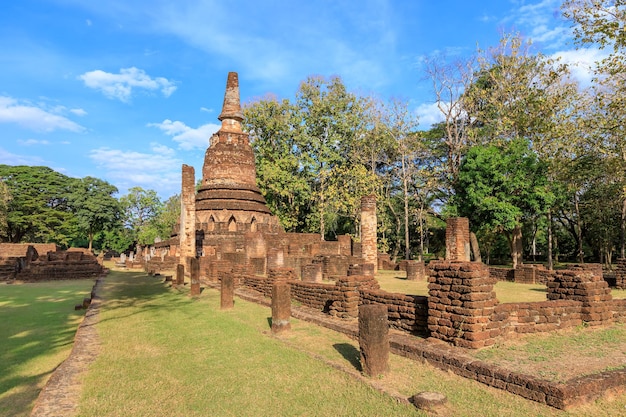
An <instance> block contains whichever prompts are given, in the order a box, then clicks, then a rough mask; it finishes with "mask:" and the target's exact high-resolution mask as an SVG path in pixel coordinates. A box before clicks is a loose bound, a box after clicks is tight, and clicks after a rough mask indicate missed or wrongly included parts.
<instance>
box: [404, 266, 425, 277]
mask: <svg viewBox="0 0 626 417" xmlns="http://www.w3.org/2000/svg"><path fill="white" fill-rule="evenodd" d="M424 278H425V266H424V261H407V263H406V279H408V280H409V281H422V280H424Z"/></svg>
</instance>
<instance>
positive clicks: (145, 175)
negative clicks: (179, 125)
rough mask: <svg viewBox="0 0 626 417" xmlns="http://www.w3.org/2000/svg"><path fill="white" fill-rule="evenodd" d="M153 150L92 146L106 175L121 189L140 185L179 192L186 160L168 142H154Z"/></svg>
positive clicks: (94, 156)
mask: <svg viewBox="0 0 626 417" xmlns="http://www.w3.org/2000/svg"><path fill="white" fill-rule="evenodd" d="M151 151H152V152H149V153H148V152H146V153H143V152H135V151H123V150H120V149H110V148H99V149H94V150H92V151H91V152H90V153H89V158H90V159H91V160H92V161H94V163H95V164H96V165H97V166H98V167H100V168H102V169H104V170H105V171H106V172H107V174H106V177H107V178H109V179H111V180H112V181H113V182H114V183H115V184H117V185H119V188H120V189H124V188H125V189H128V188H131V187H134V186H140V187H143V188H146V189H157V191H158V192H159V193H160V194H162V195H171V194H174V193H177V192H179V191H180V190H179V188H180V166H181V164H182V161H181V160H180V159H178V158H176V157H175V152H174V150H173V149H171V148H168V147H167V146H163V145H159V144H154V143H153V144H151Z"/></svg>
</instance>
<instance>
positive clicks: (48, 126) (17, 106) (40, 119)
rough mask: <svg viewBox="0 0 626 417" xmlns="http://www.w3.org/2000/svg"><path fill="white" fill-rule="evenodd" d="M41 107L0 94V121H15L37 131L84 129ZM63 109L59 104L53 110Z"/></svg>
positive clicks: (73, 130) (74, 130)
mask: <svg viewBox="0 0 626 417" xmlns="http://www.w3.org/2000/svg"><path fill="white" fill-rule="evenodd" d="M41 107H42V106H41V105H39V106H35V105H33V104H31V103H28V102H20V101H18V100H16V99H14V98H11V97H7V96H0V123H16V124H18V125H20V126H22V127H24V128H27V129H30V130H34V131H38V132H52V131H54V130H69V131H71V132H82V131H84V130H85V128H84V127H82V126H81V125H79V124H77V123H75V122H73V121H71V120H70V119H68V118H66V117H64V116H62V115H59V114H53V113H52V112H51V111H48V110H45V109H43V108H41ZM63 109H64V108H63V106H60V107H57V108H55V109H53V111H60V110H63Z"/></svg>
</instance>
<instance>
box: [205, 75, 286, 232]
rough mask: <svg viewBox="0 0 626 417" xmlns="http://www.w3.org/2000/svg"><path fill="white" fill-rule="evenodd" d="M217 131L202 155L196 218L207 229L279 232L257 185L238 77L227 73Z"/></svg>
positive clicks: (278, 226)
mask: <svg viewBox="0 0 626 417" xmlns="http://www.w3.org/2000/svg"><path fill="white" fill-rule="evenodd" d="M218 119H219V120H220V121H221V122H222V126H221V128H220V130H219V131H218V132H217V133H215V134H214V135H213V136H212V137H211V143H210V146H209V148H208V149H207V151H206V154H205V157H204V165H203V167H202V184H201V186H200V188H199V189H198V192H197V194H196V219H197V222H198V223H200V224H201V228H202V229H203V230H205V231H207V232H211V231H215V230H216V229H219V228H220V227H219V226H217V223H221V224H222V226H221V229H226V230H225V231H230V232H235V231H240V232H243V231H252V232H255V231H257V230H259V231H261V230H262V231H268V232H276V231H279V229H280V225H279V223H278V219H277V218H276V217H274V216H272V214H271V213H270V210H269V208H268V207H267V205H266V202H265V198H264V197H263V195H262V194H261V191H260V190H259V188H258V187H257V185H256V166H255V162H254V152H253V150H252V147H251V146H250V143H249V138H248V134H247V133H244V132H243V130H242V127H241V122H242V121H243V113H242V111H241V105H240V101H239V79H238V76H237V73H236V72H230V73H228V81H227V83H226V93H225V95H224V105H223V107H222V113H221V114H220V115H219V117H218Z"/></svg>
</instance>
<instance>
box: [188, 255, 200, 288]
mask: <svg viewBox="0 0 626 417" xmlns="http://www.w3.org/2000/svg"><path fill="white" fill-rule="evenodd" d="M189 264H190V266H191V268H190V269H191V295H192V296H196V295H200V262H198V258H196V257H193V258H189Z"/></svg>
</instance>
